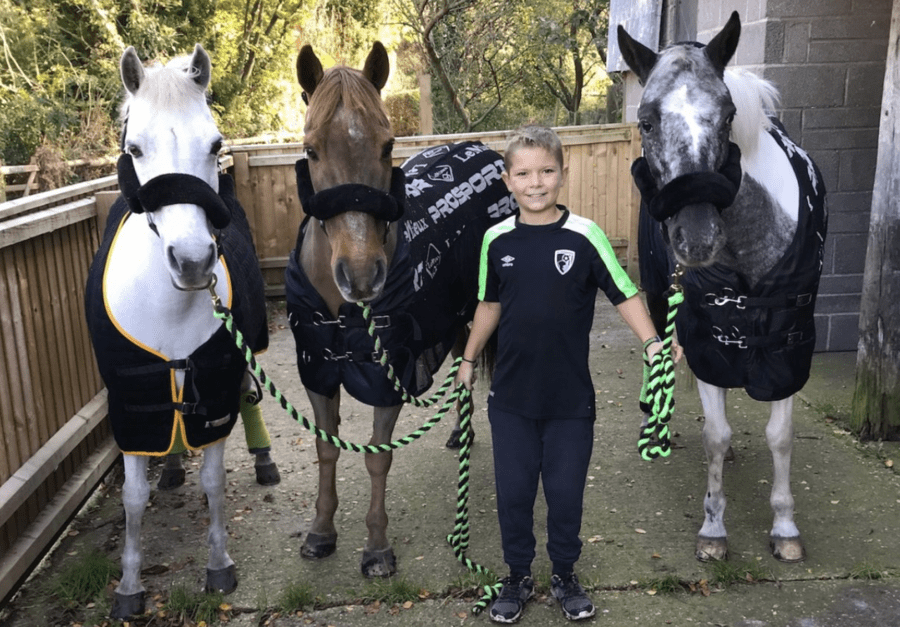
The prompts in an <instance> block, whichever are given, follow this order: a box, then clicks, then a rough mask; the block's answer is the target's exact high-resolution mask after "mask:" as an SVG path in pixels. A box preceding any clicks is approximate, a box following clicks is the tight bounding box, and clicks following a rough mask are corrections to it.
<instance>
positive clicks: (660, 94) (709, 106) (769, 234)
mask: <svg viewBox="0 0 900 627" xmlns="http://www.w3.org/2000/svg"><path fill="white" fill-rule="evenodd" d="M739 36H740V19H739V17H738V14H737V12H735V13H733V14H732V16H731V18H730V19H729V20H728V23H727V24H726V25H725V26H724V27H723V28H722V30H721V31H720V32H719V33H718V34H717V35H716V36H715V37H713V39H712V40H711V41H710V42H709V44H708V45H706V46H702V45H700V44H693V43H684V44H676V45H673V46H671V47H669V48H667V49H665V50H663V51H662V52H660V53H656V52H654V51H652V50H650V49H649V48H647V47H646V46H644V45H642V44H640V43H639V42H637V41H635V40H634V39H633V38H632V37H631V36H630V35H628V33H627V32H626V31H625V29H624V28H623V27H622V26H619V28H618V42H619V48H620V49H621V51H622V56H623V58H624V59H625V61H626V63H627V64H628V66H629V67H630V68H631V69H632V70H633V71H634V72H635V73H636V74H637V76H638V78H639V79H640V81H641V84H642V85H643V86H644V92H643V94H642V97H641V104H640V107H639V109H638V118H639V120H638V126H639V127H640V129H641V144H642V148H643V152H644V157H642V158H641V159H638V160H636V161H635V164H634V166H633V167H632V173H633V174H634V177H635V183H636V184H637V186H638V188H639V189H640V190H641V194H642V198H643V201H644V202H643V203H642V206H641V217H640V221H641V227H640V236H639V249H640V255H641V282H642V284H643V287H644V289H645V290H646V291H647V300H648V305H649V308H650V311H651V315H653V317H654V322H656V324H657V329H658V330H659V329H660V328H661V327H662V326H664V325H663V324H662V321H664V320H665V298H664V296H663V293H664V291H665V290H666V288H667V287H668V285H669V274H670V273H671V272H672V270H673V269H674V267H675V264H676V263H677V264H678V265H679V266H681V268H683V269H684V276H683V278H682V279H681V283H682V286H683V288H684V294H685V302H684V304H683V305H682V306H681V310H680V311H679V313H678V317H677V319H676V324H677V328H678V338H679V341H680V342H681V343H682V344H683V346H684V349H685V356H686V357H687V360H688V364H689V365H690V367H691V370H693V372H694V374H695V375H696V376H697V379H698V387H699V390H700V399H701V402H702V404H703V413H704V415H705V418H706V421H705V423H704V427H703V444H704V447H705V449H706V455H707V459H708V460H709V469H708V482H707V490H706V496H705V498H704V514H705V519H704V523H703V527H702V528H701V529H700V532H699V534H698V539H697V546H696V556H697V558H698V559H701V560H709V559H723V558H725V557H726V555H727V541H726V536H727V534H726V530H725V522H724V513H725V492H724V488H723V482H722V470H723V460H724V458H725V455H726V453H727V451H728V450H729V444H730V441H731V433H732V430H731V427H730V426H729V424H728V420H727V417H726V414H725V398H726V392H727V390H728V388H744V389H745V390H746V391H747V393H748V395H749V396H750V397H751V398H753V399H755V400H760V401H767V402H770V403H771V415H770V419H769V423H768V425H767V426H766V440H767V442H768V444H769V448H770V450H771V452H772V459H773V466H774V480H773V481H772V492H771V496H770V504H771V506H772V510H773V512H774V521H773V524H772V528H771V531H770V543H771V548H772V552H773V555H774V556H775V557H776V558H777V559H779V560H782V561H785V562H797V561H800V560H802V559H804V555H805V553H804V548H803V543H802V541H801V539H800V531H799V530H798V528H797V525H796V524H795V523H794V499H793V496H792V494H791V488H790V462H791V449H792V439H793V426H792V420H791V415H792V409H793V395H794V394H795V393H796V392H797V391H799V390H800V389H801V388H802V387H803V385H804V384H805V383H806V380H807V378H808V376H809V369H810V365H811V359H812V353H813V349H814V347H815V323H814V320H813V310H814V307H815V302H816V294H817V291H818V284H819V276H820V274H821V270H822V258H823V247H824V241H825V233H826V225H827V215H826V211H825V188H824V185H823V182H822V177H821V174H820V173H819V171H818V169H817V168H816V166H815V164H813V162H812V160H811V159H810V158H809V156H808V155H807V154H806V153H805V152H804V151H803V150H802V149H801V148H799V147H798V146H797V145H796V144H794V142H793V141H791V139H790V138H789V137H788V136H787V133H786V132H785V131H784V128H783V126H782V125H781V123H780V122H779V121H778V120H777V119H775V118H774V115H773V113H772V111H773V109H774V107H775V105H776V103H777V91H776V90H775V88H774V87H773V86H772V85H771V84H769V83H767V82H766V81H764V80H762V79H760V78H757V77H756V76H754V75H752V74H749V73H746V72H740V71H733V70H726V69H725V66H726V65H727V63H728V61H729V60H730V59H731V57H732V55H733V54H734V52H735V50H736V48H737V44H738V39H739Z"/></svg>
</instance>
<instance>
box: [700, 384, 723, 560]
mask: <svg viewBox="0 0 900 627" xmlns="http://www.w3.org/2000/svg"><path fill="white" fill-rule="evenodd" d="M697 387H698V389H699V391H700V402H701V403H702V404H703V414H704V416H705V418H706V420H705V422H704V424H703V447H704V448H705V449H706V460H707V463H708V465H709V468H708V476H707V487H706V496H705V497H704V499H703V509H704V512H705V514H706V515H705V518H704V520H703V527H701V528H700V533H699V534H698V535H697V551H696V556H697V559H698V560H700V561H702V562H706V561H709V560H721V559H725V557H726V556H727V555H728V540H727V533H726V532H725V520H724V516H725V490H724V486H723V484H722V467H723V464H724V461H725V453H726V452H727V451H728V447H729V445H730V444H731V426H730V425H729V424H728V419H727V417H726V416H725V395H726V393H727V390H725V389H724V388H717V387H715V386H712V385H710V384H708V383H704V382H703V381H700V380H699V379H698V380H697Z"/></svg>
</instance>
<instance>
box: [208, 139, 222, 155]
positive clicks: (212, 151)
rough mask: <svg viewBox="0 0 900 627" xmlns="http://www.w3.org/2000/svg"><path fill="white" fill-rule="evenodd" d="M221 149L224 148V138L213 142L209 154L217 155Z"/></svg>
mask: <svg viewBox="0 0 900 627" xmlns="http://www.w3.org/2000/svg"><path fill="white" fill-rule="evenodd" d="M220 150H222V140H221V139H217V140H216V141H214V142H213V144H212V146H211V147H210V149H209V154H211V155H217V154H219V151H220Z"/></svg>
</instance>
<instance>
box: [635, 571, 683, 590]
mask: <svg viewBox="0 0 900 627" xmlns="http://www.w3.org/2000/svg"><path fill="white" fill-rule="evenodd" d="M640 586H641V588H643V589H644V590H647V591H653V593H654V594H657V593H658V594H675V593H677V592H684V590H685V584H684V583H682V581H681V579H679V578H678V575H666V576H665V577H662V578H659V579H649V580H647V581H642V582H641V584H640Z"/></svg>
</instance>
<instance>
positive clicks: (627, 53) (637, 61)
mask: <svg viewBox="0 0 900 627" xmlns="http://www.w3.org/2000/svg"><path fill="white" fill-rule="evenodd" d="M616 32H617V34H618V38H619V51H620V52H621V53H622V58H623V59H625V63H627V64H628V67H630V68H631V70H632V71H633V72H634V73H635V74H637V77H638V81H640V83H641V85H643V84H644V83H645V82H646V81H647V77H648V76H650V70H652V69H653V66H654V65H656V60H657V59H658V58H659V55H658V54H656V53H655V52H653V51H652V50H650V48H648V47H647V46H645V45H644V44H642V43H641V42H639V41H638V40H636V39H634V38H633V37H632V36H631V35H629V34H628V33H627V32H625V27H624V26H622V25H621V24H619V27H618V29H617V30H616Z"/></svg>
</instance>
